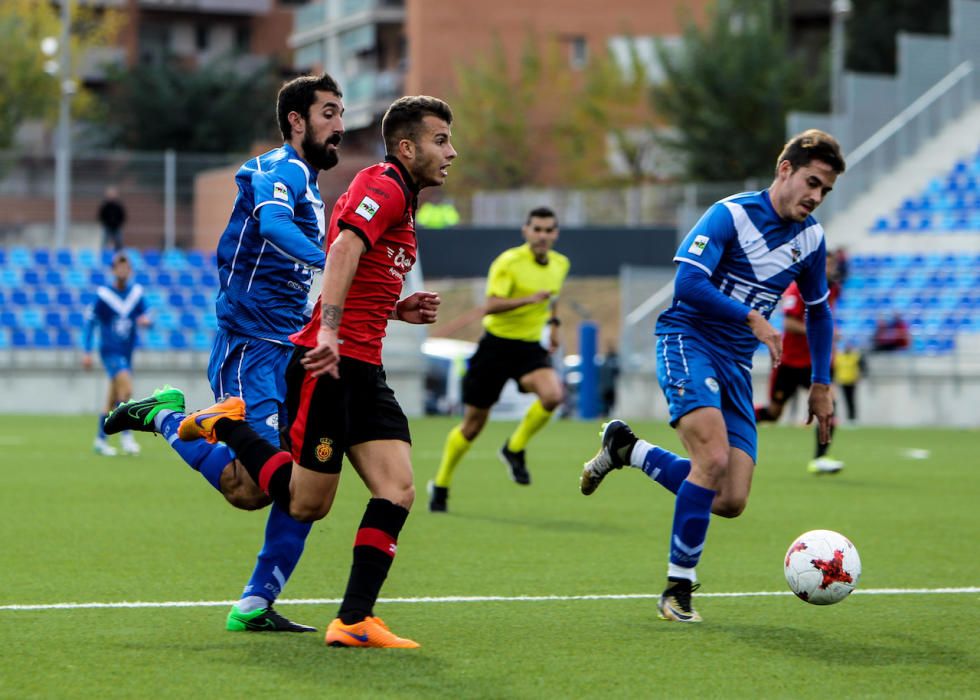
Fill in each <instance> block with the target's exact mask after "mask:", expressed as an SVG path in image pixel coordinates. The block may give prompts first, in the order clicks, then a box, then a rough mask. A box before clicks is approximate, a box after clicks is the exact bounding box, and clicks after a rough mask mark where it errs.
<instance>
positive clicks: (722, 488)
mask: <svg viewBox="0 0 980 700" xmlns="http://www.w3.org/2000/svg"><path fill="white" fill-rule="evenodd" d="M844 167H845V165H844V158H843V156H842V155H841V151H840V146H839V145H838V143H837V141H836V140H835V139H834V138H833V137H832V136H830V135H829V134H826V133H824V132H822V131H818V130H816V129H810V130H808V131H804V132H803V133H801V134H798V135H796V136H794V137H793V138H792V139H790V140H789V142H788V143H787V144H786V145H785V147H784V148H783V151H782V153H781V154H780V155H779V158H778V159H777V161H776V175H775V179H774V180H773V182H772V184H771V185H770V186H769V188H768V189H767V190H762V191H759V192H745V193H742V194H736V195H733V196H731V197H728V198H727V199H723V200H721V201H720V202H717V203H715V204H714V205H712V206H711V208H710V209H708V211H707V212H706V213H705V214H704V216H702V217H701V219H700V220H699V221H698V223H697V224H696V225H695V226H694V228H693V229H692V230H691V231H690V233H688V235H687V237H686V238H685V239H684V241H683V242H682V243H681V245H680V248H679V249H678V251H677V254H676V255H675V256H674V261H675V262H677V263H678V267H677V274H676V277H675V278H674V301H673V304H672V305H671V306H670V308H668V309H667V310H666V311H664V312H663V313H662V314H661V315H660V318H659V319H658V320H657V327H656V335H657V347H656V352H657V379H658V381H659V382H660V386H661V388H662V389H663V392H664V395H665V396H666V398H667V404H668V408H669V410H670V424H671V426H673V427H674V428H676V430H677V433H678V435H679V436H680V439H681V442H682V443H683V445H684V449H685V450H686V452H687V454H688V455H689V459H685V458H683V457H680V456H679V455H676V454H674V453H672V452H669V451H667V450H665V449H663V448H661V447H657V446H656V445H652V444H650V443H648V442H646V441H644V440H640V439H638V438H637V436H636V435H634V434H633V431H632V430H630V428H629V426H628V425H627V424H626V423H624V422H623V421H621V420H612V421H610V422H608V423H606V424H605V425H604V426H603V431H602V444H601V447H600V449H599V452H598V454H596V456H595V457H593V458H592V459H591V460H589V461H588V462H586V463H585V468H584V469H583V471H582V476H581V481H580V487H581V490H582V493H583V494H585V495H586V496H588V495H589V494H591V493H593V492H594V491H595V490H596V489H597V488H598V487H599V485H600V484H601V482H602V480H603V478H604V477H605V476H606V475H607V474H609V472H611V471H612V470H614V469H620V468H622V467H624V466H631V467H635V468H637V469H641V470H642V471H643V472H644V473H645V474H646V475H647V476H649V477H650V478H651V479H653V480H654V481H656V482H658V483H659V484H660V485H662V486H663V487H664V488H666V489H667V490H668V491H670V492H671V493H673V494H675V495H676V500H675V504H674V519H673V525H672V528H671V536H670V563H669V565H668V567H667V581H668V583H667V588H666V589H665V590H664V592H663V595H662V596H661V597H660V600H659V601H658V603H657V608H658V610H659V612H660V616H661V617H663V618H664V619H667V620H674V621H677V622H700V621H701V616H700V615H699V614H698V613H697V611H696V610H695V609H694V607H693V606H692V603H691V593H692V591H694V590H695V589H696V588H697V584H696V583H695V582H696V581H697V577H696V574H695V567H696V566H697V563H698V561H699V560H700V558H701V552H702V550H703V549H704V544H705V539H706V536H707V532H708V523H709V521H710V517H711V514H712V513H714V514H715V515H720V516H722V517H726V518H735V517H738V516H739V515H740V514H741V513H742V511H744V510H745V506H746V504H747V502H748V498H749V489H750V487H751V484H752V473H753V471H754V469H755V463H756V454H757V452H756V444H757V434H756V425H755V414H754V411H753V407H752V377H751V368H752V356H753V354H754V352H755V349H756V347H757V346H758V344H759V342H762V343H764V344H765V345H766V347H768V349H769V353H770V355H771V356H772V361H773V365H774V366H776V365H778V364H779V359H780V355H781V352H782V348H781V343H780V335H779V333H778V331H776V330H775V329H774V328H773V327H772V326H771V325H770V323H769V321H768V318H769V316H770V314H771V313H772V311H773V309H774V308H775V307H776V305H777V303H778V301H779V298H780V296H781V295H782V293H783V292H784V291H785V290H786V288H787V287H788V286H789V285H790V283H791V282H793V281H794V280H795V281H796V283H797V285H798V286H799V289H800V293H801V295H802V297H803V301H804V303H805V304H806V306H807V313H806V329H807V338H808V339H809V343H810V354H811V364H812V368H813V370H812V371H813V374H812V383H811V386H810V391H809V399H808V400H809V419H808V422H810V421H812V420H813V418H816V419H817V421H818V431H819V439H820V441H821V442H822V443H827V442H828V441H829V438H830V427H831V419H832V416H833V398H832V396H831V389H830V354H831V347H832V344H833V319H832V316H831V311H830V306H829V304H828V303H827V298H828V289H827V277H826V255H827V248H826V242H825V240H824V233H823V229H822V228H821V226H820V224H818V223H817V221H816V220H815V219H814V218H813V216H812V213H813V210H814V209H816V208H817V207H818V206H819V205H820V203H821V202H822V201H823V200H824V198H825V197H826V196H827V194H828V193H829V192H830V191H831V189H832V188H833V186H834V183H835V181H836V180H837V176H838V175H839V174H841V173H843V172H844Z"/></svg>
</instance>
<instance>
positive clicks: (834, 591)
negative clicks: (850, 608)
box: [783, 530, 861, 605]
mask: <svg viewBox="0 0 980 700" xmlns="http://www.w3.org/2000/svg"><path fill="white" fill-rule="evenodd" d="M783 572H784V573H785V574H786V583H788V584H789V587H790V589H791V590H792V591H793V593H795V594H796V595H797V597H798V598H800V600H805V601H806V602H807V603H812V604H814V605H832V604H834V603H839V602H840V601H842V600H844V598H846V597H847V596H849V595H850V594H851V591H853V590H854V588H855V587H856V586H857V585H858V580H859V579H860V578H861V558H860V557H859V556H858V552H857V549H856V548H855V547H854V545H853V544H851V541H850V540H849V539H847V538H846V537H844V535H842V534H840V533H839V532H834V531H833V530H810V532H804V533H803V534H802V535H800V536H799V537H797V538H796V540H795V541H794V542H793V544H791V545H790V546H789V549H788V550H787V551H786V558H785V559H784V560H783Z"/></svg>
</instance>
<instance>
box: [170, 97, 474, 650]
mask: <svg viewBox="0 0 980 700" xmlns="http://www.w3.org/2000/svg"><path fill="white" fill-rule="evenodd" d="M451 123H452V111H451V110H450V108H449V105H447V104H446V103H445V102H443V101H442V100H438V99H436V98H433V97H427V96H415V97H402V98H400V99H398V100H396V101H395V102H394V103H393V104H392V105H391V107H389V109H388V111H387V112H386V113H385V116H384V119H383V120H382V124H381V131H382V134H383V136H384V140H385V148H386V151H387V154H388V155H387V156H386V157H385V161H384V162H383V163H379V164H377V165H373V166H371V167H369V168H366V169H364V170H362V171H361V172H360V173H358V174H357V176H356V177H355V178H354V181H353V182H352V183H351V185H350V187H349V188H348V189H347V192H345V193H344V194H343V195H342V196H341V197H340V199H338V200H337V204H336V205H335V207H334V210H333V215H332V216H331V220H330V227H329V230H328V234H327V259H326V265H325V267H324V273H323V288H322V291H321V293H320V299H319V300H318V301H317V306H316V308H315V310H314V313H313V318H312V320H311V321H310V323H309V324H307V326H306V327H305V328H303V329H302V330H301V331H300V332H299V333H296V334H294V335H293V336H291V338H290V339H291V340H292V341H293V342H294V343H295V344H296V346H297V347H296V350H295V352H294V354H293V358H292V360H291V362H290V365H289V368H288V369H287V372H286V382H287V387H288V388H287V398H286V403H287V411H288V414H289V423H290V429H289V438H290V444H291V454H290V453H289V452H282V451H280V450H279V449H278V448H277V447H276V446H274V445H272V444H270V443H269V442H267V441H266V440H264V439H262V438H261V437H259V435H258V434H257V433H256V432H255V431H254V430H253V429H252V428H251V427H250V426H249V425H248V423H246V422H244V417H245V404H244V402H242V400H241V399H240V398H237V397H231V398H228V399H225V400H224V401H222V402H219V403H217V404H215V405H214V406H212V407H210V408H207V409H204V410H202V411H198V412H196V413H192V414H190V415H189V416H187V418H185V419H184V421H183V422H182V423H181V426H180V437H181V438H182V439H195V438H199V437H203V438H205V439H207V440H210V441H214V440H221V441H223V442H225V443H227V444H228V445H229V446H230V447H231V448H232V449H233V450H235V453H236V454H237V456H238V459H239V461H240V462H241V463H242V464H243V465H244V467H245V469H246V471H247V472H248V474H249V476H251V479H252V481H254V483H255V484H256V485H257V486H258V488H260V489H261V490H262V491H263V492H265V493H266V494H268V495H269V496H270V497H271V498H272V499H273V500H274V501H275V502H276V503H278V504H280V506H281V507H283V508H284V509H286V510H287V511H288V512H289V514H290V515H291V516H292V517H294V518H296V519H297V520H302V521H313V520H319V519H320V518H323V517H324V516H325V515H326V514H327V513H328V512H329V510H330V507H331V505H332V503H333V500H334V496H335V494H336V491H337V485H338V482H339V479H340V469H341V463H342V459H343V456H344V455H345V454H346V455H347V457H348V459H349V460H350V463H351V464H352V465H353V467H354V469H355V470H356V471H357V473H358V475H359V476H360V477H361V479H362V480H363V481H364V484H365V485H366V486H367V488H368V490H369V491H370V492H371V499H370V500H369V501H368V505H367V508H366V509H365V512H364V516H363V518H362V519H361V524H360V527H359V529H358V531H357V535H356V537H355V539H354V557H353V559H354V560H353V564H352V566H351V572H350V578H349V579H348V583H347V591H346V592H345V594H344V598H343V601H342V602H341V605H340V611H339V612H338V615H337V618H336V619H335V620H334V621H333V622H331V623H330V625H329V627H328V629H327V636H326V642H327V644H330V645H332V646H355V647H403V648H413V647H417V646H419V645H418V644H417V643H416V642H414V641H412V640H410V639H403V638H400V637H397V636H396V635H394V634H393V633H392V632H391V631H390V630H389V629H388V628H387V626H386V625H385V624H384V622H382V621H381V620H380V619H379V618H377V617H374V610H373V609H374V604H375V602H376V601H377V598H378V594H379V592H380V589H381V585H382V584H383V583H384V580H385V578H386V577H387V574H388V570H389V568H390V567H391V563H392V560H393V558H394V555H395V550H396V548H397V540H398V534H399V532H400V531H401V529H402V526H403V525H404V523H405V519H406V518H407V517H408V511H409V509H410V508H411V506H412V502H413V501H414V498H415V488H414V485H413V477H412V465H411V436H410V434H409V429H408V420H407V419H406V417H405V414H404V413H403V412H402V410H401V407H400V406H399V405H398V402H397V401H396V400H395V395H394V393H393V392H392V390H391V389H390V388H389V387H388V385H387V383H386V382H385V373H384V368H383V367H382V365H381V341H382V338H383V337H384V335H385V329H386V327H387V323H388V320H390V319H398V320H402V321H406V322H408V323H433V322H434V321H435V320H436V312H437V308H438V305H439V297H438V295H436V294H433V293H431V292H416V293H415V294H412V295H411V296H409V297H407V298H406V299H403V300H401V301H399V297H400V295H401V292H402V287H403V284H404V280H405V276H406V275H407V274H408V272H409V270H411V268H412V265H413V264H414V263H415V259H416V240H415V220H414V217H415V208H416V203H417V200H416V197H417V195H418V192H419V190H421V189H422V188H424V187H430V186H438V185H442V184H443V183H444V182H445V180H446V176H447V170H448V168H449V166H450V164H451V163H452V161H453V159H454V158H455V157H456V151H455V150H454V149H453V146H452V144H451V143H450V135H451V134H450V125H451Z"/></svg>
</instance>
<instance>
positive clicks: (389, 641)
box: [326, 617, 419, 649]
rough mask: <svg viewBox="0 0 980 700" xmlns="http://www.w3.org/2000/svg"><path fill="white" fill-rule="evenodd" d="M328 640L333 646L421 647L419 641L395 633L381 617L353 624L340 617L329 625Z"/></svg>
mask: <svg viewBox="0 0 980 700" xmlns="http://www.w3.org/2000/svg"><path fill="white" fill-rule="evenodd" d="M326 642H327V645H328V646H332V647H375V648H382V649H384V648H388V649H418V648H419V643H418V642H413V641H412V640H411V639H402V638H401V637H398V636H396V635H395V634H393V633H392V631H391V630H389V629H388V625H386V624H385V623H384V621H383V620H382V619H381V618H380V617H366V618H364V619H363V620H361V621H360V622H355V623H354V624H353V625H345V624H344V623H343V622H342V621H341V620H340V618H339V617H338V618H337V619H335V620H334V621H333V622H331V623H330V626H329V627H327V639H326Z"/></svg>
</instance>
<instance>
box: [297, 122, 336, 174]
mask: <svg viewBox="0 0 980 700" xmlns="http://www.w3.org/2000/svg"><path fill="white" fill-rule="evenodd" d="M338 141H339V139H336V140H335V139H334V138H333V137H331V138H330V139H328V143H335V144H336V143H337V142H338ZM303 158H305V159H306V162H307V163H309V164H310V165H312V166H313V167H314V168H316V169H317V170H330V168H332V167H334V166H335V165H337V163H338V162H340V156H338V155H337V151H336V149H334V150H330V149H328V148H327V144H326V143H317V142H316V141H314V140H313V134H312V133H310V132H309V131H307V132H306V135H305V136H303Z"/></svg>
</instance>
